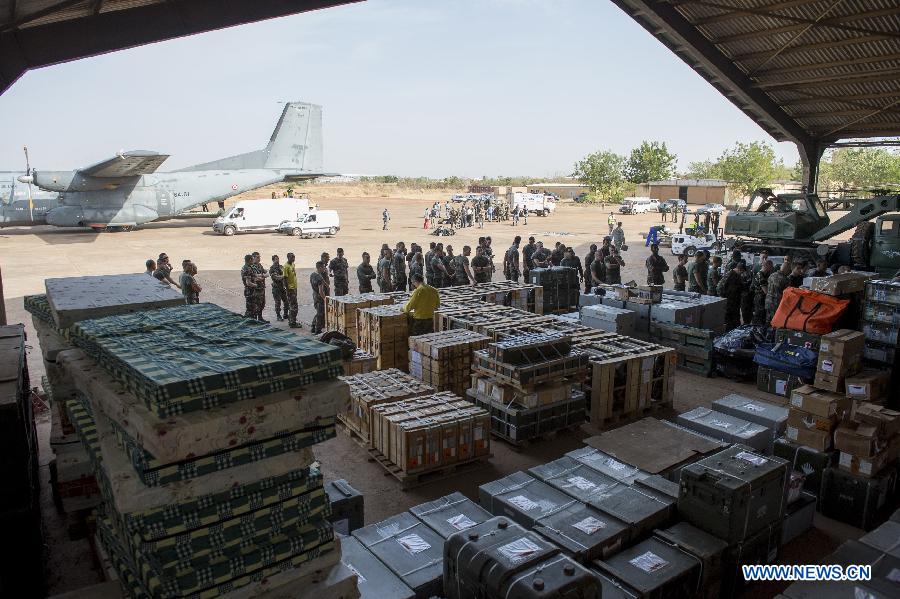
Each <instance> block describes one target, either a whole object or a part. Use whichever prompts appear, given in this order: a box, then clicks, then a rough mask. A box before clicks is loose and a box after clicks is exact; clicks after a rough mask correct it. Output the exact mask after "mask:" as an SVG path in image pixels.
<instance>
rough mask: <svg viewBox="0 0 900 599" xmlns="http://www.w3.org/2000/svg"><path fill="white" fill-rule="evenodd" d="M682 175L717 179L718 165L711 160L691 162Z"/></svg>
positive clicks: (689, 177) (691, 177) (692, 177)
mask: <svg viewBox="0 0 900 599" xmlns="http://www.w3.org/2000/svg"><path fill="white" fill-rule="evenodd" d="M683 176H684V177H685V178H687V179H719V178H720V177H719V165H718V163H715V162H713V161H711V160H702V161H700V162H692V163H690V164H689V165H688V170H687V172H685V173H684V175H683Z"/></svg>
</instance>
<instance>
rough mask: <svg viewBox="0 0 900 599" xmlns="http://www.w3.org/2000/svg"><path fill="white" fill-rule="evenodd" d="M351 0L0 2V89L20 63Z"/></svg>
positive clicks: (52, 60)
mask: <svg viewBox="0 0 900 599" xmlns="http://www.w3.org/2000/svg"><path fill="white" fill-rule="evenodd" d="M357 1H359V0H292V1H286V0H179V1H178V2H170V1H167V0H0V93H2V92H4V91H6V90H7V89H8V88H9V86H10V85H12V84H13V83H14V82H15V81H16V79H18V78H19V77H21V76H22V74H23V73H25V71H27V70H28V69H34V68H38V67H43V66H47V65H51V64H57V63H60V62H66V61H69V60H75V59H77V58H85V57H87V56H96V55H98V54H104V53H106V52H112V51H115V50H122V49H124V48H132V47H134V46H140V45H143V44H149V43H153V42H158V41H162V40H167V39H173V38H176V37H182V36H185V35H192V34H195V33H201V32H205V31H212V30H214V29H221V28H224V27H231V26H234V25H241V24H244V23H251V22H254V21H261V20H264V19H271V18H274V17H283V16H286V15H290V14H295V13H300V12H306V11H309V10H315V9H319V8H325V7H330V6H336V5H339V4H349V3H351V2H357Z"/></svg>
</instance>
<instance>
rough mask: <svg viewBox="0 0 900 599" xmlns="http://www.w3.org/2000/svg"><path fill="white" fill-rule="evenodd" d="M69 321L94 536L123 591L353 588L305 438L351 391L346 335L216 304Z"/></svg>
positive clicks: (65, 357)
mask: <svg viewBox="0 0 900 599" xmlns="http://www.w3.org/2000/svg"><path fill="white" fill-rule="evenodd" d="M69 333H70V338H71V339H72V341H73V342H74V343H75V345H76V346H77V349H72V350H67V351H63V352H61V353H60V354H59V356H58V357H57V361H58V363H59V364H60V367H61V368H62V369H63V371H64V372H65V373H66V375H67V376H68V377H69V378H70V379H71V380H72V382H73V386H74V388H75V389H76V393H75V394H74V395H73V396H72V397H70V398H69V399H68V400H67V408H68V415H69V417H70V420H71V422H72V423H73V425H74V426H75V428H76V431H77V432H78V434H79V436H80V438H81V440H82V442H83V443H84V444H85V446H86V449H87V452H88V454H89V455H90V458H91V460H92V461H93V463H94V467H95V471H96V475H97V480H98V484H99V486H100V489H101V493H102V495H103V499H104V502H103V504H102V506H101V510H100V513H99V514H98V519H97V522H98V536H99V538H100V541H101V544H102V546H103V548H104V550H105V551H106V553H107V555H108V556H109V558H110V561H111V563H112V564H113V566H114V568H115V570H116V572H117V574H118V577H119V579H120V581H121V583H122V587H123V589H124V591H125V593H126V596H129V597H152V598H155V599H168V598H176V597H204V598H205V597H216V596H220V595H228V596H229V597H231V596H233V595H232V594H234V593H236V594H239V595H244V594H250V595H253V596H257V595H259V594H260V593H262V592H263V591H265V592H268V593H272V592H273V590H272V589H273V587H276V586H279V585H281V586H283V585H290V586H294V585H298V586H300V587H302V588H303V589H304V592H308V591H311V590H314V589H315V592H317V593H318V594H319V595H321V596H341V597H355V596H357V591H356V579H355V576H354V575H353V574H352V573H351V572H349V571H348V570H346V569H342V567H341V566H340V563H339V560H340V549H339V545H338V542H337V541H336V540H335V538H334V533H333V531H332V527H331V524H330V523H329V522H328V517H329V515H330V511H331V508H330V504H329V502H328V499H327V496H326V495H325V492H324V490H323V481H322V474H321V472H320V470H319V468H318V465H317V463H316V462H315V456H314V455H313V453H312V450H311V447H312V446H313V445H314V444H316V443H320V442H322V441H324V440H326V439H329V438H331V437H333V436H334V434H335V432H334V419H335V415H336V414H337V412H339V411H343V410H345V409H346V406H347V403H348V401H349V387H348V386H347V385H346V384H345V383H343V382H342V381H338V380H337V376H339V375H340V374H342V369H341V361H340V360H341V358H340V351H339V350H338V349H337V348H335V347H333V346H329V345H325V344H322V343H319V342H317V341H314V340H310V339H306V338H303V337H299V336H297V335H295V334H293V333H291V332H288V331H283V330H280V329H276V328H273V327H270V326H267V325H264V324H262V323H256V322H252V321H247V320H245V319H242V318H241V317H240V316H238V315H236V314H233V313H231V312H228V311H227V310H225V309H223V308H220V307H218V306H215V305H212V304H201V305H194V306H178V307H170V308H163V309H159V310H151V311H143V312H136V313H132V314H125V315H118V316H109V317H106V318H100V319H95V320H85V321H81V322H77V323H75V324H73V325H72V327H71V329H70V332H69ZM335 574H338V575H335ZM264 596H269V595H264ZM303 596H306V595H303Z"/></svg>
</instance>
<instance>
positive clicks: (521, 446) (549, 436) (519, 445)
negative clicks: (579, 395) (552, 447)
mask: <svg viewBox="0 0 900 599" xmlns="http://www.w3.org/2000/svg"><path fill="white" fill-rule="evenodd" d="M578 430H581V424H571V425H569V426H564V427H562V428H559V429H557V430H555V431H549V432H546V433H542V434H540V435H537V436H534V437H531V438H529V439H522V440H516V439H510V438H509V437H507V436H506V435H503V434H501V433H498V432H497V431H495V430H492V431H491V436H492V437H493V438H495V439H499V440H500V441H503V442H504V443H506V444H507V445H509V448H510V449H512V450H513V451H515V452H516V453H519V452H522V451H525V450H526V449H528V448H530V447H531V446H532V445H533V444H534V443H540V442H542V441H552V440H554V439H556V438H557V437H559V436H560V435H566V434H570V433H575V432H576V431H578Z"/></svg>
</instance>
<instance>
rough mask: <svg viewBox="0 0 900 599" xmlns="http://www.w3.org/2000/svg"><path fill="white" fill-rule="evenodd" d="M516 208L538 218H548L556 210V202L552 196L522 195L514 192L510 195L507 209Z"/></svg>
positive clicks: (538, 194) (539, 194)
mask: <svg viewBox="0 0 900 599" xmlns="http://www.w3.org/2000/svg"><path fill="white" fill-rule="evenodd" d="M516 207H518V208H519V210H520V211H521V210H523V209H524V210H527V211H528V212H532V213H534V214H537V215H538V216H550V215H551V214H553V212H554V211H555V210H556V202H554V201H553V196H549V195H545V194H543V193H524V192H521V191H515V192H513V193H511V194H510V198H509V209H510V210H513V209H514V208H516Z"/></svg>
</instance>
